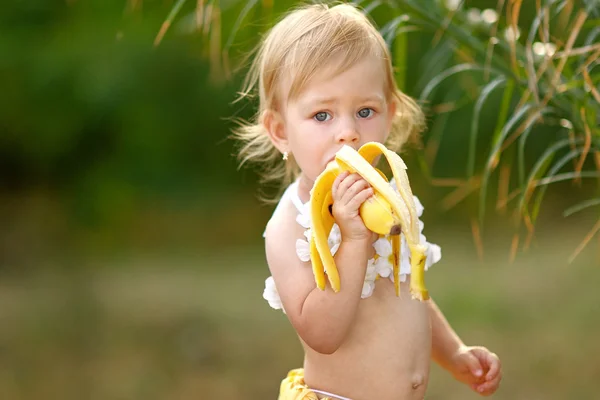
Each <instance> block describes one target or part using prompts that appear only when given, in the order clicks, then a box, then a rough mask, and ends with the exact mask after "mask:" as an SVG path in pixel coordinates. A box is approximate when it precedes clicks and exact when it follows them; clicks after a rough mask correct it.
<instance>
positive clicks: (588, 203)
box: [563, 197, 600, 217]
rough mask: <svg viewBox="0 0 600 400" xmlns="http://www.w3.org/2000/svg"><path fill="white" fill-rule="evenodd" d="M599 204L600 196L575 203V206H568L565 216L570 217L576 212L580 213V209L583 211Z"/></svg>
mask: <svg viewBox="0 0 600 400" xmlns="http://www.w3.org/2000/svg"><path fill="white" fill-rule="evenodd" d="M597 205H600V197H597V198H594V199H589V200H586V201H582V202H581V203H578V204H575V205H574V206H571V207H569V208H567V209H566V210H565V211H564V212H563V216H565V217H569V216H571V215H573V214H575V213H578V212H579V211H583V210H585V209H586V208H589V207H593V206H597Z"/></svg>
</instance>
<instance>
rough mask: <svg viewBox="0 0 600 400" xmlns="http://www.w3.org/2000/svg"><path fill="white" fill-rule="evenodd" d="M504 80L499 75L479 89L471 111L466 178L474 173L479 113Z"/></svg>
mask: <svg viewBox="0 0 600 400" xmlns="http://www.w3.org/2000/svg"><path fill="white" fill-rule="evenodd" d="M505 82H506V78H505V77H504V76H499V77H497V78H496V79H494V80H493V81H491V82H490V83H488V84H487V85H485V87H484V88H483V89H482V90H481V94H480V95H479V97H478V98H477V102H476V103H475V110H474V112H473V118H472V119H471V135H470V138H469V154H468V156H467V178H470V177H472V176H473V174H474V173H475V150H476V147H477V134H478V131H479V115H480V114H481V109H482V108H483V105H484V103H485V101H486V100H487V98H488V96H489V95H490V94H491V93H492V92H493V91H494V89H496V88H497V87H500V86H501V85H502V84H504V83H505Z"/></svg>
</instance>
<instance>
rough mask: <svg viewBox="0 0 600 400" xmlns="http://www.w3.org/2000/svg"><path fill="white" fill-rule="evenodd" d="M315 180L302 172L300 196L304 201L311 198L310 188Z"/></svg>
mask: <svg viewBox="0 0 600 400" xmlns="http://www.w3.org/2000/svg"><path fill="white" fill-rule="evenodd" d="M314 183H315V182H314V181H312V180H310V179H309V178H308V177H307V176H306V175H304V174H301V175H300V178H299V179H298V197H300V201H302V203H306V202H307V201H309V200H310V190H311V189H312V187H313V185H314Z"/></svg>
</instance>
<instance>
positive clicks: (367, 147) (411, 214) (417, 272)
mask: <svg viewBox="0 0 600 400" xmlns="http://www.w3.org/2000/svg"><path fill="white" fill-rule="evenodd" d="M381 155H383V156H384V157H385V159H386V160H387V162H388V164H389V165H390V168H391V171H392V174H393V176H394V179H395V181H396V185H397V188H398V192H399V194H400V195H398V193H396V191H394V189H393V188H392V186H391V185H390V183H389V182H388V180H387V177H386V176H385V174H383V173H382V172H381V171H380V170H378V169H376V168H375V167H374V166H373V165H372V163H373V162H374V161H375V160H376V159H377V158H378V157H379V156H381ZM343 171H348V172H350V173H358V174H359V175H360V176H361V177H362V178H363V179H365V180H366V181H367V182H368V183H369V184H370V185H371V187H372V188H373V191H374V194H373V196H372V197H371V198H370V199H368V200H367V201H365V202H363V204H362V205H361V207H360V210H359V212H360V216H361V218H362V220H363V222H364V224H365V226H366V227H367V228H368V229H370V230H371V231H373V232H375V233H378V234H380V235H390V236H391V241H392V253H393V258H392V259H393V263H392V264H393V271H394V285H395V289H396V295H397V296H399V295H400V286H399V279H400V276H399V270H400V249H401V246H400V234H401V233H403V234H404V237H405V238H406V242H407V244H408V248H409V250H410V255H411V281H410V293H411V296H412V297H413V298H414V299H417V300H421V301H423V300H427V299H428V298H429V293H428V291H427V289H426V288H425V282H424V275H425V274H424V268H425V261H426V254H425V250H426V248H425V246H423V245H421V244H420V234H419V224H418V219H417V211H416V207H415V203H414V199H413V195H412V190H411V188H410V182H409V180H408V175H407V173H406V164H405V163H404V161H402V159H401V158H400V156H399V155H398V154H396V153H395V152H393V151H391V150H388V149H387V148H386V147H385V146H384V145H382V144H381V143H377V142H369V143H365V144H364V145H363V146H361V147H360V149H358V151H357V150H354V149H353V148H352V147H350V146H344V147H342V148H341V149H340V150H339V151H338V152H337V153H336V157H335V162H331V163H329V165H328V166H327V168H326V169H325V170H324V171H323V172H322V173H321V174H320V175H319V176H318V177H317V179H316V180H315V184H314V186H313V188H312V190H311V198H310V212H311V218H312V234H311V238H310V256H311V261H312V268H313V274H314V277H315V282H316V284H317V287H318V288H319V289H321V290H325V286H326V281H327V280H328V281H329V284H330V286H331V288H332V289H333V291H334V292H339V290H340V277H339V273H338V270H337V267H336V264H335V259H334V257H333V255H332V254H331V251H330V249H329V244H328V238H329V234H330V232H331V229H332V228H333V225H334V223H335V220H334V218H333V216H332V214H331V211H330V210H331V206H332V204H333V198H332V195H331V187H332V185H333V182H334V181H335V179H336V177H337V176H338V175H339V174H340V173H342V172H343Z"/></svg>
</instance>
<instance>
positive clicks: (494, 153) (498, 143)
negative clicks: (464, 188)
mask: <svg viewBox="0 0 600 400" xmlns="http://www.w3.org/2000/svg"><path fill="white" fill-rule="evenodd" d="M509 87H510V85H509ZM507 90H508V87H507ZM532 107H533V105H532V104H525V105H524V106H523V107H521V108H520V109H518V110H517V111H516V112H515V113H514V114H513V116H512V118H511V119H510V120H509V121H508V122H507V123H506V124H505V125H504V126H503V128H502V130H501V131H500V133H499V135H498V137H497V138H495V140H494V143H493V144H492V150H491V152H490V156H489V157H488V160H487V162H486V165H485V167H484V170H483V174H482V177H481V188H480V196H479V224H480V226H481V227H483V215H484V213H485V201H486V197H487V186H488V182H489V178H490V175H491V172H492V171H491V170H492V165H493V164H494V160H495V159H496V158H499V157H500V154H499V153H500V149H501V147H502V143H503V142H504V139H505V138H506V136H507V135H508V133H509V132H510V131H511V130H512V129H513V127H514V125H515V124H516V123H517V122H518V121H519V120H520V119H521V117H522V116H523V115H524V114H525V113H527V111H529V110H530V109H531V108H532Z"/></svg>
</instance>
